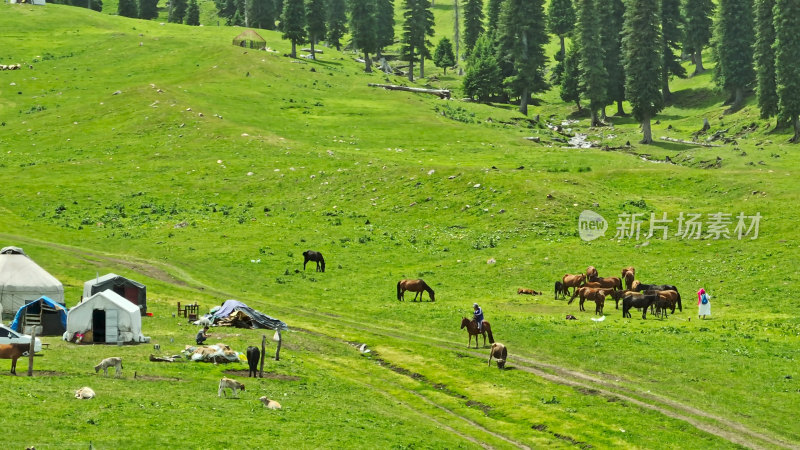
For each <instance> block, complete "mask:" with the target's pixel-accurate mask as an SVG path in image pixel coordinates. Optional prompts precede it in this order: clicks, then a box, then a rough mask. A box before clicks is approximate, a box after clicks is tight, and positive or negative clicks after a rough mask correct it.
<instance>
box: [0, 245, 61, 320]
mask: <svg viewBox="0 0 800 450" xmlns="http://www.w3.org/2000/svg"><path fill="white" fill-rule="evenodd" d="M43 295H44V296H47V297H50V298H51V299H53V301H55V302H56V303H60V304H62V305H63V304H64V286H63V285H62V284H61V282H60V281H58V280H56V279H55V277H53V276H52V275H50V274H49V273H47V271H46V270H44V269H42V268H41V267H40V266H39V265H38V264H36V263H35V262H33V260H32V259H30V258H29V257H28V255H26V254H25V252H24V251H23V250H22V249H21V248H19V247H5V248H3V249H2V250H0V310H2V313H0V314H2V319H3V320H10V319H12V318H13V317H14V315H15V314H16V313H17V311H18V310H19V309H20V308H22V307H23V306H24V305H25V304H26V303H28V302H32V301H34V300H38V299H39V298H40V297H42V296H43Z"/></svg>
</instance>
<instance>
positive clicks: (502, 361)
mask: <svg viewBox="0 0 800 450" xmlns="http://www.w3.org/2000/svg"><path fill="white" fill-rule="evenodd" d="M492 357H494V358H495V359H497V368H498V369H502V368H503V367H505V365H506V359H508V350H506V346H505V345H503V344H501V343H499V342H495V343H494V344H492V349H491V350H489V365H490V366H491V365H492Z"/></svg>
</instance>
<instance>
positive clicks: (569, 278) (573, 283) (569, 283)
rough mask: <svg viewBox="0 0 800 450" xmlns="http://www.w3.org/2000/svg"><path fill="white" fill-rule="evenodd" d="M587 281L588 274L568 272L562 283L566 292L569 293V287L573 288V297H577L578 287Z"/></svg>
mask: <svg viewBox="0 0 800 450" xmlns="http://www.w3.org/2000/svg"><path fill="white" fill-rule="evenodd" d="M584 282H586V275H584V274H580V275H570V274H566V275H564V277H563V278H561V285H562V287H563V288H564V292H566V293H567V295H569V288H572V291H573V298H574V297H575V295H574V292H575V290H576V289H578V288H579V287H581V286H582V285H583V283H584Z"/></svg>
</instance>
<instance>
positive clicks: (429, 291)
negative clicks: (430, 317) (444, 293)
mask: <svg viewBox="0 0 800 450" xmlns="http://www.w3.org/2000/svg"><path fill="white" fill-rule="evenodd" d="M428 295H430V296H431V301H432V302H435V301H436V298H435V297H434V296H433V289H431V288H430V287H428ZM421 300H422V298H421V297H420V301H421Z"/></svg>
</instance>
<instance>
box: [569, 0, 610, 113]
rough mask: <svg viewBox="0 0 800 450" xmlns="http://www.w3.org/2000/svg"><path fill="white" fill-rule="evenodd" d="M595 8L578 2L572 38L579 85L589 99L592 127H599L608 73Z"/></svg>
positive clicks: (589, 2)
mask: <svg viewBox="0 0 800 450" xmlns="http://www.w3.org/2000/svg"><path fill="white" fill-rule="evenodd" d="M598 1H599V0H598ZM595 5H596V3H595V0H578V1H577V10H578V18H577V23H576V24H575V37H576V39H577V41H578V42H579V45H580V48H581V52H580V58H579V60H578V67H579V71H580V86H581V91H582V92H583V93H585V94H586V97H587V98H588V99H589V112H590V113H591V116H592V125H591V126H593V127H596V126H600V120H599V119H598V116H597V112H598V111H599V110H600V109H601V108H603V106H605V104H606V100H607V98H608V93H607V91H606V81H607V79H608V74H606V68H605V66H604V65H603V47H602V45H601V44H600V16H599V11H598V10H597V9H598V8H596V6H595Z"/></svg>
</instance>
